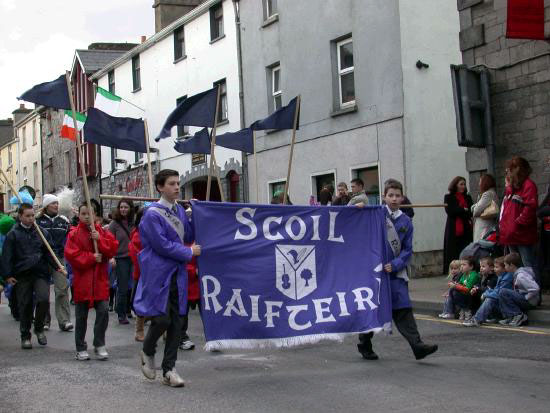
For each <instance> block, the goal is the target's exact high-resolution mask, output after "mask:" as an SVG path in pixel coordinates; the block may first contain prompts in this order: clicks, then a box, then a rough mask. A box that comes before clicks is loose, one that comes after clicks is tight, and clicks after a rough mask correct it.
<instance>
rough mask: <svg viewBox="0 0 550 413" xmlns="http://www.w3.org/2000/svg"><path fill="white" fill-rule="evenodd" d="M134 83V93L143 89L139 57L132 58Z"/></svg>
mask: <svg viewBox="0 0 550 413" xmlns="http://www.w3.org/2000/svg"><path fill="white" fill-rule="evenodd" d="M132 81H133V86H134V91H136V90H139V89H141V69H140V65H139V55H136V56H134V57H133V58H132Z"/></svg>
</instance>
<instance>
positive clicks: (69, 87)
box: [65, 71, 99, 254]
mask: <svg viewBox="0 0 550 413" xmlns="http://www.w3.org/2000/svg"><path fill="white" fill-rule="evenodd" d="M65 80H66V81H67V90H68V91H69V101H70V103H71V111H72V115H73V125H74V128H75V134H76V148H77V150H78V156H79V157H80V173H81V174H82V186H83V187H84V196H85V197H86V206H87V207H88V213H89V214H90V219H91V223H90V230H92V229H95V217H94V210H93V208H92V203H91V202H90V190H89V189H88V178H87V176H86V168H85V166H84V162H85V160H84V152H82V142H81V140H80V139H81V137H82V136H81V135H80V131H79V130H78V123H77V122H76V109H75V105H74V99H73V87H72V85H71V77H70V72H69V71H67V72H65ZM93 244H94V251H95V253H96V254H97V253H98V252H99V250H98V249H97V241H96V240H93Z"/></svg>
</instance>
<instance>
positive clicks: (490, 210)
mask: <svg viewBox="0 0 550 413" xmlns="http://www.w3.org/2000/svg"><path fill="white" fill-rule="evenodd" d="M499 213H500V208H499V206H498V205H497V203H496V202H495V201H491V203H490V204H489V206H488V207H487V208H485V209H484V210H483V212H482V213H481V215H480V216H479V217H480V218H483V219H492V218H496V217H498V214H499Z"/></svg>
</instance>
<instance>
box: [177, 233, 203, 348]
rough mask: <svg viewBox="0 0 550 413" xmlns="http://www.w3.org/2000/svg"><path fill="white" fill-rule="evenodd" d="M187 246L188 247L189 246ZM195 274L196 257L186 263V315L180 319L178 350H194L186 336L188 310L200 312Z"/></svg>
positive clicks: (193, 345) (197, 279)
mask: <svg viewBox="0 0 550 413" xmlns="http://www.w3.org/2000/svg"><path fill="white" fill-rule="evenodd" d="M186 245H187V244H186ZM187 246H188V247H190V246H191V245H187ZM197 273H198V269H197V257H193V259H192V260H191V261H189V262H188V263H187V285H188V287H187V314H185V315H184V316H182V317H181V318H182V320H183V323H182V328H181V342H180V345H179V349H180V350H193V349H194V348H195V343H193V342H192V341H191V339H190V338H189V335H188V334H187V328H188V326H189V310H190V309H193V310H194V309H195V308H196V307H199V312H200V287H199V277H198V275H197Z"/></svg>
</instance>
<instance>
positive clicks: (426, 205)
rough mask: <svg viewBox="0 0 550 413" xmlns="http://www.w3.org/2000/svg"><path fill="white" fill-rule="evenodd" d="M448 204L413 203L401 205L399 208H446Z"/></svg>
mask: <svg viewBox="0 0 550 413" xmlns="http://www.w3.org/2000/svg"><path fill="white" fill-rule="evenodd" d="M446 207H447V204H411V205H401V206H400V207H399V208H446Z"/></svg>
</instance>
